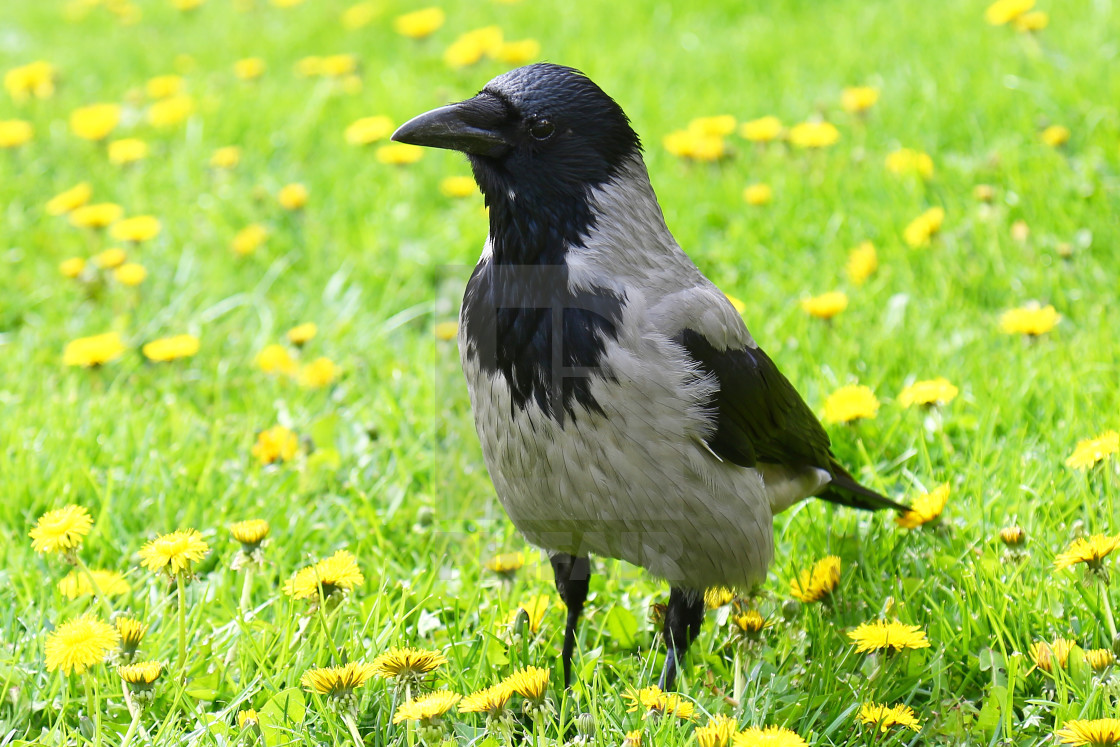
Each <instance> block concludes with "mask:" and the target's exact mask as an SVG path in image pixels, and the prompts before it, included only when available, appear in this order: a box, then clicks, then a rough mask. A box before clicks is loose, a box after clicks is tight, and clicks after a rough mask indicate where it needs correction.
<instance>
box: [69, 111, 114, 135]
mask: <svg viewBox="0 0 1120 747" xmlns="http://www.w3.org/2000/svg"><path fill="white" fill-rule="evenodd" d="M120 119H121V107H120V105H118V104H91V105H90V106H83V107H81V108H79V109H75V110H74V111H73V112H71V113H70V131H71V132H73V133H74V134H75V135H77V136H78V137H80V138H82V139H83V140H104V139H105V138H107V137H108V136H109V133H110V132H112V131H113V130H114V129H116V127H117V123H118V122H120Z"/></svg>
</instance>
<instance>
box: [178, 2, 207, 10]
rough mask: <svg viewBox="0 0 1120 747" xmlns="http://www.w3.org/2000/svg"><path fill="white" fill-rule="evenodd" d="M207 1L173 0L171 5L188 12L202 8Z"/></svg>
mask: <svg viewBox="0 0 1120 747" xmlns="http://www.w3.org/2000/svg"><path fill="white" fill-rule="evenodd" d="M205 2H206V0H171V5H172V6H174V7H175V9H176V10H181V11H183V12H187V11H191V10H196V9H197V8H200V7H201V6H202V4H203V3H205Z"/></svg>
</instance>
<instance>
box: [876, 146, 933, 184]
mask: <svg viewBox="0 0 1120 747" xmlns="http://www.w3.org/2000/svg"><path fill="white" fill-rule="evenodd" d="M886 164H887V171H889V172H891V173H892V174H898V175H899V176H920V177H922V178H923V179H929V178H930V177H932V176H933V159H932V158H930V156H929V154H928V153H923V152H922V151H920V150H913V149H912V148H899V149H898V150H896V151H893V152H891V153H890V154H889V155H887V161H886Z"/></svg>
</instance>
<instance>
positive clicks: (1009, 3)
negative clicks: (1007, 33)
mask: <svg viewBox="0 0 1120 747" xmlns="http://www.w3.org/2000/svg"><path fill="white" fill-rule="evenodd" d="M1034 2H1035V0H996V2H994V3H992V4H991V5H989V6H988V9H987V10H986V11H984V18H985V20H987V22H988V23H990V24H991V25H993V26H1002V25H1004V24H1006V23H1010V22H1011V21H1014V20H1015V19H1016V18H1018V17H1019V16H1021V15H1023V14H1024V13H1026V12H1027V11H1028V10H1030V9H1031V8H1033V7H1034Z"/></svg>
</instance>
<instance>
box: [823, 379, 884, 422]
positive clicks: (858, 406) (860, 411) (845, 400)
mask: <svg viewBox="0 0 1120 747" xmlns="http://www.w3.org/2000/svg"><path fill="white" fill-rule="evenodd" d="M878 413H879V400H878V399H877V398H876V397H875V393H874V392H872V391H871V389H870V388H868V387H866V386H861V385H855V384H850V385H848V386H842V387H840V388H839V389H837V390H836V391H835V392H833V393H832V394H830V395H828V399H826V400H825V403H824V419H825V421H826V422H828V423H850V422H852V421H853V420H859V419H861V418H873V417H875V416H876V415H877V414H878Z"/></svg>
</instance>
